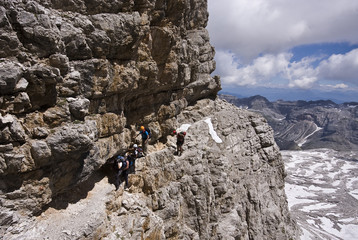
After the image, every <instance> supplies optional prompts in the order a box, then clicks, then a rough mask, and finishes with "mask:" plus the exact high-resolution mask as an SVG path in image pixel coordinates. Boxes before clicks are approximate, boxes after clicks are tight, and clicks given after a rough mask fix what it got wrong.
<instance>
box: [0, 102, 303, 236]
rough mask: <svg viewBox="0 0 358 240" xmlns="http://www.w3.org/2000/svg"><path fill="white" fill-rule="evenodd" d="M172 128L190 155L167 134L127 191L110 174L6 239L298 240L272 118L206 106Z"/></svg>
mask: <svg viewBox="0 0 358 240" xmlns="http://www.w3.org/2000/svg"><path fill="white" fill-rule="evenodd" d="M173 127H174V128H175V129H178V130H179V129H183V130H185V131H186V133H187V134H186V139H185V144H184V153H183V154H182V155H181V156H177V155H175V148H176V144H175V143H176V137H175V136H171V135H168V136H167V142H166V143H165V144H164V143H158V144H154V145H150V146H149V154H148V155H147V156H146V157H144V158H140V159H138V160H137V163H136V173H135V174H131V175H130V177H129V183H130V188H129V189H128V190H125V191H124V189H123V185H122V186H121V188H120V189H119V190H118V191H115V190H114V186H113V184H111V182H112V183H113V173H112V174H111V173H108V172H106V171H105V168H104V169H103V171H100V172H97V173H96V174H95V175H94V179H92V180H91V181H87V184H90V183H91V184H92V186H91V187H90V188H89V189H92V190H90V191H89V192H88V193H86V194H87V195H86V194H84V195H82V196H81V194H80V193H81V192H83V191H86V188H87V187H86V186H82V187H79V188H76V189H75V190H74V191H72V192H71V194H68V195H71V196H68V195H67V196H61V197H63V198H62V199H61V200H57V202H56V201H55V202H54V204H53V205H51V206H50V208H48V209H47V210H46V211H44V212H42V214H41V216H40V217H38V218H36V220H32V221H27V222H25V223H23V224H22V225H21V227H22V228H21V229H22V230H21V232H16V230H19V228H16V227H15V228H12V229H11V228H10V230H8V231H7V232H6V234H5V236H6V237H8V239H16V238H26V239H36V237H35V236H36V234H39V233H41V235H42V236H44V237H48V238H50V239H52V238H53V239H55V238H56V239H61V238H65V237H68V236H71V237H73V238H84V239H93V238H103V239H118V238H123V239H138V238H141V237H143V238H144V239H296V236H297V235H296V233H297V231H296V227H295V223H294V222H293V220H292V219H291V218H290V214H289V212H288V206H287V201H286V195H285V191H284V177H285V171H284V165H283V161H282V158H281V155H280V152H279V149H278V147H277V145H276V143H275V142H274V140H273V135H272V129H271V128H270V127H269V126H268V124H267V123H266V121H265V119H264V118H262V117H260V116H259V115H257V114H255V113H252V112H249V111H246V110H241V109H238V108H236V107H235V106H232V105H230V104H228V103H225V102H223V101H221V100H216V101H212V100H208V99H205V100H200V101H199V102H198V103H197V104H195V105H193V106H189V107H187V108H185V109H184V110H183V111H182V112H181V113H180V114H179V115H177V116H176V118H174V119H173ZM111 178H112V180H111ZM93 186H94V187H93ZM92 187H93V188H92ZM81 188H82V189H81ZM73 195H78V196H77V199H76V198H74V196H73ZM81 198H82V199H81ZM74 199H76V200H75V201H74ZM7 201H9V200H7ZM61 201H67V202H70V204H69V205H68V206H62V205H63V202H61ZM55 203H56V204H55ZM61 204H62V205H61ZM88 216H90V217H88ZM59 229H62V230H61V231H60V230H59Z"/></svg>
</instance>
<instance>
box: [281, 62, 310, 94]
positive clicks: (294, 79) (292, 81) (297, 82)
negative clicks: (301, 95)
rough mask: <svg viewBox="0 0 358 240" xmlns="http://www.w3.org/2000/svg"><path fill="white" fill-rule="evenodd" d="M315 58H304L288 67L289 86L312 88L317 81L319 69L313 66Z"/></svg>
mask: <svg viewBox="0 0 358 240" xmlns="http://www.w3.org/2000/svg"><path fill="white" fill-rule="evenodd" d="M315 60H316V59H315V58H309V57H306V58H303V59H302V60H301V61H299V62H293V63H291V64H290V66H289V68H288V69H287V75H286V77H287V79H288V80H289V85H288V86H289V87H291V88H292V87H298V88H303V89H308V88H311V87H312V86H313V85H314V83H315V82H316V81H317V70H316V69H314V68H313V67H312V65H311V64H312V62H314V61H315Z"/></svg>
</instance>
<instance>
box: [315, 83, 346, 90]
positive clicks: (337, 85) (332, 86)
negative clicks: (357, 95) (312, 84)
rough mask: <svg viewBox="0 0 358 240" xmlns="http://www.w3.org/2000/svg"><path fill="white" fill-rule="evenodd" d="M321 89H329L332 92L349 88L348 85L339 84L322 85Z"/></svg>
mask: <svg viewBox="0 0 358 240" xmlns="http://www.w3.org/2000/svg"><path fill="white" fill-rule="evenodd" d="M321 87H323V88H325V89H328V90H332V89H347V88H348V85H347V84H344V83H339V84H336V85H330V84H328V85H321Z"/></svg>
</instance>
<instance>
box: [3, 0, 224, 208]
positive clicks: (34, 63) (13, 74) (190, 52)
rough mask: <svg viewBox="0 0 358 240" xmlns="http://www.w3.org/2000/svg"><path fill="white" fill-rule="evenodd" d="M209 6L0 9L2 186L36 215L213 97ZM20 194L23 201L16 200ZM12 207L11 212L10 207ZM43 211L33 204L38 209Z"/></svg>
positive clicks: (17, 2) (19, 1) (20, 4)
mask: <svg viewBox="0 0 358 240" xmlns="http://www.w3.org/2000/svg"><path fill="white" fill-rule="evenodd" d="M206 8H207V3H206V1H202V0H199V1H189V0H188V1H182V0H180V1H179V0H174V1H172V0H170V1H145V0H143V1H133V0H132V1H103V0H95V1H87V0H82V1H81V0H78V1H77V0H76V1H72V0H68V1H67V0H66V1H62V0H61V1H56V0H52V1H50V0H48V1H46V0H38V1H30V0H29V1H27V0H14V1H8V0H1V1H0V32H1V37H0V87H1V88H0V112H1V114H0V163H1V164H0V174H1V179H0V187H1V191H2V193H3V194H4V195H2V199H5V200H4V204H3V205H4V206H7V204H6V203H7V199H9V198H10V199H12V201H11V202H14V201H15V202H16V200H17V199H18V200H19V201H21V199H22V197H23V195H24V194H25V192H26V191H27V190H26V187H25V186H26V183H27V182H28V181H29V182H33V181H35V182H36V181H37V182H46V184H44V186H43V190H42V191H43V193H42V194H40V195H39V194H37V193H36V194H37V195H39V196H36V197H35V196H33V197H34V198H39V199H37V200H34V201H35V202H36V204H32V203H29V204H27V203H25V204H21V206H18V207H19V208H21V209H24V210H26V211H29V212H32V213H38V212H39V211H40V209H41V207H42V206H43V205H46V204H47V203H49V202H50V201H51V199H52V197H53V196H56V194H58V193H61V192H64V191H66V190H68V188H69V187H71V186H73V185H75V184H77V183H78V182H81V181H84V180H86V179H87V178H88V177H89V176H90V175H91V173H92V172H93V171H95V170H98V169H99V168H100V167H101V166H102V165H103V164H104V163H105V162H106V160H107V159H108V158H110V157H112V156H113V155H114V154H115V153H116V152H118V151H121V150H123V149H126V148H127V147H128V145H129V144H130V142H131V138H132V137H133V135H134V133H135V132H134V131H135V130H137V128H136V125H135V124H147V125H148V124H149V125H150V126H151V128H152V129H153V135H154V136H155V139H160V138H161V137H162V136H163V134H166V133H168V132H169V130H171V123H170V122H169V123H168V122H166V121H167V120H168V119H169V118H171V117H173V116H175V115H176V114H178V113H179V112H180V110H181V109H182V108H184V107H186V106H187V105H188V104H191V103H194V102H195V101H196V100H197V99H201V98H206V97H210V96H215V95H216V93H217V91H218V90H219V89H220V82H219V80H218V79H213V78H212V77H211V76H210V73H211V72H212V71H213V70H214V68H215V62H214V60H213V56H214V49H213V47H212V46H211V45H210V43H209V35H208V32H207V30H206V29H205V26H206V23H207V18H208V13H207V10H206ZM14 192H16V194H14ZM10 205H11V204H10ZM33 205H36V206H33Z"/></svg>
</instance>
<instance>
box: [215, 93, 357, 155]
mask: <svg viewBox="0 0 358 240" xmlns="http://www.w3.org/2000/svg"><path fill="white" fill-rule="evenodd" d="M219 97H220V98H221V99H225V100H226V101H227V102H229V103H232V104H234V105H236V106H237V107H239V108H246V109H250V110H252V111H256V112H259V113H261V114H262V115H263V116H264V117H265V118H266V119H267V121H268V123H269V125H270V126H271V127H272V128H273V130H274V132H275V140H276V142H277V144H278V145H279V147H280V148H281V150H294V149H316V148H330V149H334V150H338V151H339V150H358V103H357V102H349V103H342V104H336V103H335V102H333V101H330V100H320V101H282V100H279V101H275V102H270V101H269V100H267V99H266V98H265V97H262V96H259V95H257V96H253V97H249V98H237V97H235V96H231V95H225V94H220V95H219Z"/></svg>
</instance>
